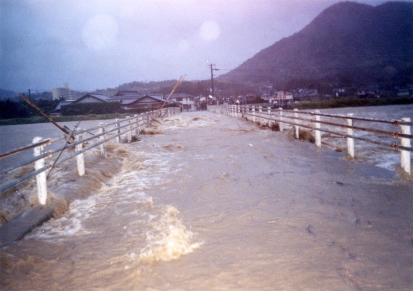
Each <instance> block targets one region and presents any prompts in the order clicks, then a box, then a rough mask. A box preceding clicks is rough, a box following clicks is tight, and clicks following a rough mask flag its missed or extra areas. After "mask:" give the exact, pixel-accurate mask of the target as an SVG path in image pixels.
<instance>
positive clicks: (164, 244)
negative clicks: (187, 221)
mask: <svg viewBox="0 0 413 291" xmlns="http://www.w3.org/2000/svg"><path fill="white" fill-rule="evenodd" d="M161 211H162V212H163V213H162V214H161V215H159V216H153V215H152V216H149V219H148V222H149V223H150V229H148V230H147V231H146V243H147V245H146V246H145V247H144V248H143V249H142V250H141V252H140V255H139V261H141V262H145V263H152V262H156V261H170V260H174V259H177V258H179V257H180V256H182V255H185V254H188V253H191V252H193V251H194V250H195V249H197V248H199V247H200V246H201V245H202V243H199V242H198V243H190V242H191V240H192V238H193V237H194V234H193V233H192V232H191V231H189V230H187V229H186V227H185V226H184V225H183V223H182V221H181V220H180V219H179V217H178V214H179V212H178V210H176V208H174V207H172V206H164V207H162V209H161Z"/></svg>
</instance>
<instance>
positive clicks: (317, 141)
mask: <svg viewBox="0 0 413 291" xmlns="http://www.w3.org/2000/svg"><path fill="white" fill-rule="evenodd" d="M314 114H315V120H316V122H315V132H314V135H315V145H316V146H317V147H319V148H321V131H320V130H319V129H320V128H321V124H320V122H319V121H320V110H318V109H316V110H315V111H314Z"/></svg>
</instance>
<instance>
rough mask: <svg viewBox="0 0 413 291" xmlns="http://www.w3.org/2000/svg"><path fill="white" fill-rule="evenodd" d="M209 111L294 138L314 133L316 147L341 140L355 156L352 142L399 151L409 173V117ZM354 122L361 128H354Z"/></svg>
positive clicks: (247, 109) (266, 109)
mask: <svg viewBox="0 0 413 291" xmlns="http://www.w3.org/2000/svg"><path fill="white" fill-rule="evenodd" d="M209 110H210V111H214V112H217V113H221V114H226V115H229V116H232V117H239V118H245V119H247V120H250V121H252V122H254V123H257V124H260V125H262V126H268V127H270V128H273V129H276V130H279V131H283V130H286V129H293V131H294V137H295V138H296V139H299V138H300V131H303V130H304V129H307V130H310V131H312V132H313V133H314V143H315V145H316V146H317V147H321V146H322V144H326V143H325V142H323V141H322V138H323V137H324V138H326V137H331V136H335V137H341V138H345V139H346V143H347V145H346V147H347V153H348V155H349V156H351V157H352V158H354V157H355V140H359V141H362V142H367V143H371V144H375V145H379V146H380V147H382V148H386V149H389V150H394V151H399V152H400V165H401V168H402V169H403V170H404V171H405V172H406V173H408V174H409V175H410V174H411V165H410V164H411V152H412V151H413V148H412V147H411V139H413V135H412V134H411V126H412V122H411V118H410V117H406V118H401V119H400V120H380V119H371V118H363V117H357V116H354V115H353V114H352V113H349V114H347V115H335V114H325V113H321V112H320V111H319V110H314V111H312V112H310V111H300V110H298V109H294V110H283V109H282V108H278V109H272V108H271V107H262V106H258V107H256V106H249V105H228V106H219V107H210V108H209ZM355 123H357V124H360V125H355ZM321 133H323V134H324V135H322V134H321Z"/></svg>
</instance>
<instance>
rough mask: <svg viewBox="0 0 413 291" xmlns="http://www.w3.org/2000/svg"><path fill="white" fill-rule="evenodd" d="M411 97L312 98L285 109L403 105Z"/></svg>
mask: <svg viewBox="0 0 413 291" xmlns="http://www.w3.org/2000/svg"><path fill="white" fill-rule="evenodd" d="M412 103H413V98H411V97H405V98H400V97H397V98H365V99H364V98H358V97H349V98H340V99H333V100H314V101H305V102H300V103H294V104H288V105H286V106H285V108H286V109H294V108H297V109H326V108H339V107H363V106H386V105H403V104H412Z"/></svg>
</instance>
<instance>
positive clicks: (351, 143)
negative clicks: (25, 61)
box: [347, 113, 354, 158]
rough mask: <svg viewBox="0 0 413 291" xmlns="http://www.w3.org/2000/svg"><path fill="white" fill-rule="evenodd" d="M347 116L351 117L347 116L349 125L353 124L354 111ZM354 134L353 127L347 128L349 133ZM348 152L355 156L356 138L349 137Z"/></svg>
mask: <svg viewBox="0 0 413 291" xmlns="http://www.w3.org/2000/svg"><path fill="white" fill-rule="evenodd" d="M347 116H348V117H350V118H347V125H348V126H353V119H351V117H353V113H348V114H347ZM353 134H354V131H353V128H347V135H350V136H353ZM347 152H348V154H349V155H350V157H352V158H354V138H351V137H347Z"/></svg>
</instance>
